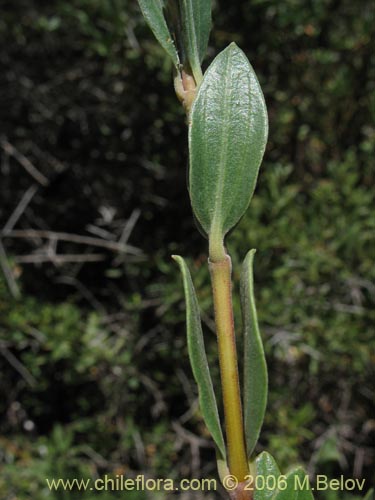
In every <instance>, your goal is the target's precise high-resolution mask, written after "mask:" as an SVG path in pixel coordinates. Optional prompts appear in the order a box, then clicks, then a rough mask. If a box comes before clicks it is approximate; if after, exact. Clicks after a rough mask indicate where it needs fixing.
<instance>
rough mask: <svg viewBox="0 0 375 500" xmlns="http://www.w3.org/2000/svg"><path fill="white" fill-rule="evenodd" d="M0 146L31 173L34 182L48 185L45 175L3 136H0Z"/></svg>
mask: <svg viewBox="0 0 375 500" xmlns="http://www.w3.org/2000/svg"><path fill="white" fill-rule="evenodd" d="M0 146H1V147H2V149H3V150H4V151H5V152H6V153H7V154H8V155H9V156H13V158H14V159H15V160H16V161H18V163H19V164H20V165H21V166H22V167H23V168H24V169H25V170H26V171H27V172H28V173H29V174H30V175H31V177H32V178H33V179H35V180H36V182H38V183H39V184H41V185H42V186H48V184H49V181H48V179H47V177H46V176H45V175H43V174H42V173H41V172H39V170H38V169H37V168H36V167H35V166H34V165H33V164H32V163H31V161H30V160H29V159H28V158H26V156H24V155H23V154H22V153H20V152H19V151H18V150H17V149H16V148H15V147H14V146H12V144H10V142H8V141H7V140H6V139H5V137H0Z"/></svg>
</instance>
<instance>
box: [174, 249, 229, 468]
mask: <svg viewBox="0 0 375 500" xmlns="http://www.w3.org/2000/svg"><path fill="white" fill-rule="evenodd" d="M172 257H173V259H174V260H175V261H176V262H177V263H178V265H179V266H180V270H181V274H182V279H183V283H184V291H185V300H186V330H187V343H188V350H189V357H190V363H191V367H192V370H193V375H194V378H195V381H196V383H197V385H198V392H199V404H200V408H201V411H202V414H203V418H204V421H205V423H206V425H207V428H208V430H209V431H210V433H211V435H212V437H213V439H214V441H215V443H216V446H217V447H218V449H219V452H220V453H221V455H222V458H223V459H225V455H226V454H225V444H224V438H223V434H222V431H221V425H220V418H219V412H218V409H217V404H216V397H215V393H214V389H213V385H212V380H211V375H210V370H209V367H208V362H207V356H206V352H205V348H204V340H203V332H202V325H201V318H200V312H199V305H198V299H197V296H196V294H195V290H194V285H193V282H192V279H191V276H190V272H189V269H188V267H187V265H186V263H185V261H184V259H183V258H182V257H180V256H178V255H173V256H172Z"/></svg>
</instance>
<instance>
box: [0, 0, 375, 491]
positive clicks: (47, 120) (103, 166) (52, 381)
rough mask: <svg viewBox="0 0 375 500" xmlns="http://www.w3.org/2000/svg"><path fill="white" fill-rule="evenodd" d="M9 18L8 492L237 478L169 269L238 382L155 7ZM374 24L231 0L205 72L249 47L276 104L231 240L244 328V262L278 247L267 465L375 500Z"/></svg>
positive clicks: (1, 125)
mask: <svg viewBox="0 0 375 500" xmlns="http://www.w3.org/2000/svg"><path fill="white" fill-rule="evenodd" d="M0 7H1V10H0V12H1V16H0V44H1V45H0V160H1V161H0V200H1V203H0V228H1V233H0V234H1V238H0V263H1V270H2V272H1V274H0V368H1V373H2V376H1V379H0V414H1V423H0V497H1V498H4V499H6V500H15V499H17V500H26V499H31V498H33V499H34V498H37V499H39V498H53V499H65V498H69V499H70V498H81V497H83V498H88V499H90V500H91V499H93V498H102V499H109V498H123V497H124V498H125V495H126V498H129V499H142V498H146V497H143V496H142V494H140V493H134V494H132V493H127V494H125V493H121V492H120V493H118V494H114V493H107V494H105V493H103V494H99V493H96V494H95V495H93V494H92V493H91V496H90V494H89V493H88V494H85V495H84V494H83V493H82V492H81V493H79V492H69V493H67V492H62V491H60V492H54V493H52V492H49V491H48V489H47V487H46V483H45V478H46V477H56V478H58V477H62V478H73V477H93V478H95V477H101V476H103V475H104V474H113V475H115V474H125V475H127V476H128V477H132V476H133V475H136V474H137V473H144V474H147V475H148V476H150V477H172V478H176V479H179V478H182V477H194V478H199V477H216V471H215V460H214V450H213V447H212V442H211V440H210V438H209V436H208V434H207V431H206V429H205V427H204V425H203V423H202V419H201V416H200V413H199V409H198V406H197V393H196V387H195V384H194V382H193V379H192V374H191V370H190V367H189V363H188V359H187V349H186V340H185V325H184V302H183V292H182V286H181V281H180V276H179V273H178V270H177V267H176V264H175V263H173V262H172V261H171V259H170V255H171V254H172V253H178V254H181V255H183V256H185V257H187V258H188V260H189V265H190V268H191V271H192V274H193V279H194V282H195V285H196V288H197V290H198V293H199V300H200V304H201V307H202V310H203V320H204V324H205V329H206V346H207V350H208V352H209V358H210V360H211V365H212V371H213V377H214V380H215V381H216V385H218V384H217V382H218V367H217V362H216V345H215V336H214V333H213V328H212V323H213V319H212V309H211V302H210V301H211V299H210V288H209V287H210V285H209V277H208V272H207V266H206V258H207V244H206V241H205V240H204V239H203V237H202V236H201V235H200V234H199V232H198V231H197V230H196V228H195V225H194V222H193V220H192V216H191V209H190V205H189V199H188V194H187V190H186V165H187V146H186V126H185V118H184V115H183V112H182V110H181V109H180V106H179V104H178V102H177V100H176V98H175V96H174V92H173V88H172V79H171V67H170V65H169V63H168V61H167V60H166V57H165V56H164V53H163V51H162V49H160V48H159V47H158V45H157V43H156V42H155V40H154V39H153V36H152V34H151V33H150V31H149V29H148V28H147V26H145V23H144V21H143V20H142V18H141V15H140V12H139V9H138V7H137V4H136V2H134V1H130V0H129V1H127V0H112V1H102V0H75V1H72V2H65V1H53V2H51V1H43V0H39V1H36V0H35V1H31V0H24V1H22V0H17V1H4V0H0ZM373 26H374V4H373V2H371V1H367V0H361V1H356V2H353V1H352V0H314V1H307V0H304V1H297V0H286V1H283V2H280V1H278V0H252V1H240V0H237V1H233V2H229V3H228V2H225V1H224V0H220V1H217V2H215V10H214V29H213V31H212V34H211V39H210V48H209V57H208V58H207V61H206V64H208V63H209V61H210V60H211V59H212V58H213V57H214V56H215V54H217V53H218V52H219V51H220V50H221V49H223V48H224V47H225V46H226V45H227V44H228V43H230V42H231V41H233V40H234V41H236V43H237V44H238V45H239V46H240V47H241V48H242V49H243V50H244V51H245V52H246V54H247V55H248V57H249V59H250V61H251V63H252V65H253V67H254V69H255V71H256V73H257V75H258V77H259V80H260V82H261V85H262V88H263V91H264V94H265V98H266V102H267V106H268V111H269V120H270V134H269V141H268V147H267V151H266V155H265V159H264V162H263V165H262V168H261V172H260V178H259V183H258V187H257V190H256V194H255V196H254V199H253V201H252V203H251V207H250V209H249V210H248V212H247V214H246V216H245V217H244V218H243V219H242V221H241V223H240V225H239V226H238V227H237V228H236V229H235V231H233V233H232V234H231V235H230V237H229V238H228V248H229V252H230V253H231V255H232V260H233V264H234V280H235V284H236V287H235V290H234V291H235V311H236V314H237V318H238V321H237V322H238V323H239V322H240V319H239V317H240V310H239V303H238V287H237V285H238V279H239V274H238V273H239V266H240V263H241V261H242V259H243V258H244V256H245V254H246V252H247V250H248V249H249V248H252V247H255V248H257V249H258V252H257V255H256V260H255V281H256V298H257V305H258V311H259V319H260V326H261V330H262V334H263V337H264V341H265V349H266V353H267V360H268V366H269V378H270V395H269V404H268V410H267V416H266V420H265V424H264V428H263V431H262V434H261V438H260V442H259V445H258V451H261V450H263V449H267V450H268V451H270V452H271V453H272V454H273V455H274V456H275V457H276V459H277V461H278V462H279V463H280V465H281V467H282V469H283V470H284V471H285V470H287V469H288V468H289V467H291V466H292V465H293V464H296V463H303V464H304V465H305V466H306V467H307V470H308V471H309V472H310V473H311V474H312V476H313V475H314V474H317V473H319V474H327V475H328V476H330V477H332V478H333V477H339V476H340V475H341V474H343V475H344V476H345V477H347V478H353V477H354V478H365V479H366V490H367V489H368V488H369V487H370V485H371V481H373V467H374V446H373V444H374V433H375V419H374V407H373V406H372V401H373V397H374V383H373V379H374V375H375V374H374V359H375V353H374V347H375V345H374V343H375V342H374V334H373V327H374V295H375V267H374V261H373V257H374V244H375V241H374V240H375V237H374V235H375V217H374V211H373V206H374V138H375V129H374V115H375V113H374V105H375V94H374V77H375V70H374V50H373V49H374V47H373V46H372V47H371V43H370V39H371V36H372V35H374V33H373V31H374V28H373ZM33 231H37V232H36V233H35V232H33ZM56 233H58V234H56ZM82 237H89V238H90V239H89V240H87V239H85V238H83V239H82ZM119 242H120V244H119ZM121 242H123V243H125V244H128V245H129V247H127V248H125V249H124V248H123V247H122V246H121ZM239 349H240V351H241V346H239ZM220 495H221V493H220V492H218V493H216V494H215V496H211V497H210V496H209V495H208V494H207V495H205V497H207V498H216V497H217V498H221V496H220ZM362 496H363V494H362V495H360V494H357V496H356V497H354V496H352V495H349V494H344V493H342V492H333V491H328V492H319V493H317V494H316V498H317V499H322V500H337V499H340V500H341V499H344V500H350V499H353V498H360V497H362ZM152 498H161V499H164V498H167V497H166V496H163V495H161V496H160V497H158V496H157V495H156V493H153V494H152ZM168 498H169V497H168ZM184 498H185V497H184ZM186 498H187V499H189V498H201V494H200V495H198V496H197V497H195V496H194V495H193V493H189V494H188V496H186Z"/></svg>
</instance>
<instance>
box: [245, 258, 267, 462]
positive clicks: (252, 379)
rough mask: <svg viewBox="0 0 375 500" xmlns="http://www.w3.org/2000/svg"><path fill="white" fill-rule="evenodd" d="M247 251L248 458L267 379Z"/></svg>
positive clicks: (260, 420) (258, 426) (256, 433)
mask: <svg viewBox="0 0 375 500" xmlns="http://www.w3.org/2000/svg"><path fill="white" fill-rule="evenodd" d="M254 255H255V250H250V252H248V254H247V255H246V258H245V260H244V263H243V266H242V275H241V307H242V317H243V329H244V384H243V387H244V401H243V405H244V426H245V437H246V448H247V454H248V457H249V458H250V456H251V454H252V452H253V451H254V448H255V445H256V443H257V441H258V438H259V433H260V429H261V427H262V424H263V419H264V413H265V411H266V405H267V390H268V377H267V365H266V360H265V356H264V350H263V344H262V338H261V336H260V332H259V327H258V319H257V311H256V307H255V299H254V278H253V261H254Z"/></svg>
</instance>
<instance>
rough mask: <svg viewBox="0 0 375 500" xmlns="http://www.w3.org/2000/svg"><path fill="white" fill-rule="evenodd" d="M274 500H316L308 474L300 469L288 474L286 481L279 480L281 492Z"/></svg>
mask: <svg viewBox="0 0 375 500" xmlns="http://www.w3.org/2000/svg"><path fill="white" fill-rule="evenodd" d="M273 500H314V497H313V494H312V493H311V489H310V483H309V480H308V476H307V474H306V472H305V471H304V470H303V469H302V468H301V467H298V468H297V469H295V470H293V471H291V472H289V474H287V476H286V480H285V481H283V482H282V481H281V480H280V478H279V491H278V492H277V493H276V495H275V496H274V498H273Z"/></svg>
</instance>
